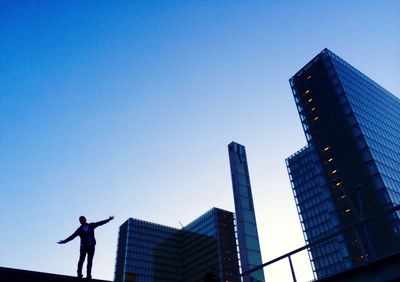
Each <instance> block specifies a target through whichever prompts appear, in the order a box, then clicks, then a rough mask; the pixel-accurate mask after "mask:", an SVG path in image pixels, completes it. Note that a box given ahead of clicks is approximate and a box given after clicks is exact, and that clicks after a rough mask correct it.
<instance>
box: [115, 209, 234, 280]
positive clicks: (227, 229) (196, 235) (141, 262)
mask: <svg viewBox="0 0 400 282" xmlns="http://www.w3.org/2000/svg"><path fill="white" fill-rule="evenodd" d="M212 266H215V267H216V269H217V274H218V277H219V278H220V279H221V281H229V282H239V281H240V276H239V262H238V254H237V248H236V237H235V228H234V220H233V213H231V212H229V211H225V210H222V209H218V208H212V209H211V210H209V211H208V212H206V213H205V214H203V215H202V216H200V217H199V218H197V219H196V220H194V221H193V222H191V223H190V224H188V225H187V226H185V227H183V228H182V229H177V228H172V227H168V226H164V225H160V224H155V223H151V222H146V221H143V220H138V219H133V218H130V219H128V220H127V221H126V222H125V223H124V224H122V225H121V227H120V230H119V238H118V247H117V259H116V267H115V281H116V282H136V281H138V282H153V281H154V282H161V281H169V282H186V281H193V282H197V281H199V282H201V281H203V277H204V275H205V273H206V272H207V271H209V270H210V269H211V267H212Z"/></svg>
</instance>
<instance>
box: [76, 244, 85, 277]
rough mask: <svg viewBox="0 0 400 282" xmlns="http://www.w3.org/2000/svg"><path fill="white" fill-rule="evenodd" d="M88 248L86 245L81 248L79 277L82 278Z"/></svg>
mask: <svg viewBox="0 0 400 282" xmlns="http://www.w3.org/2000/svg"><path fill="white" fill-rule="evenodd" d="M86 253H87V250H86V248H85V247H81V248H80V254H79V261H78V270H77V273H78V278H82V266H83V262H84V261H85V257H86Z"/></svg>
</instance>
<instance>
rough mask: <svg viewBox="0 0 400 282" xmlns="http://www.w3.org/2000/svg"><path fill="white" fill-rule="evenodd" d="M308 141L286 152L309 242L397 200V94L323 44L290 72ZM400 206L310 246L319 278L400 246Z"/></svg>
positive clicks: (399, 201) (399, 176) (399, 140)
mask: <svg viewBox="0 0 400 282" xmlns="http://www.w3.org/2000/svg"><path fill="white" fill-rule="evenodd" d="M290 85H291V88H292V92H293V96H294V99H295V102H296V106H297V109H298V112H299V116H300V120H301V123H302V126H303V129H304V133H305V136H306V140H307V146H305V147H304V148H302V149H301V150H299V151H298V152H296V153H295V154H293V155H292V156H290V157H289V158H288V159H287V160H286V165H287V168H288V172H289V177H290V181H291V185H292V189H293V194H294V197H295V201H296V205H297V208H298V212H299V216H300V221H301V224H302V228H303V232H304V235H305V239H306V241H307V243H312V242H314V241H316V240H317V239H319V238H321V237H323V236H326V235H328V234H330V233H332V232H334V231H338V230H341V229H344V228H348V227H351V226H352V225H354V224H357V223H359V222H360V221H362V220H364V219H368V218H373V217H375V216H377V215H379V214H381V213H382V212H384V211H385V210H387V209H389V208H391V207H393V206H395V205H398V204H400V100H399V99H398V98H397V97H396V96H394V95H393V94H391V93H390V92H388V91H387V90H385V89H384V88H383V87H381V86H380V85H378V84H377V83H375V82H374V81H373V80H371V79H370V78H368V77H367V76H365V75H364V74H362V73H361V72H360V71H358V70H357V69H355V68H354V67H352V66H351V65H350V64H348V63H347V62H345V61H344V60H342V59H341V58H339V57H338V56H337V55H335V54H334V53H333V52H331V51H329V50H327V49H324V50H323V51H322V52H321V53H320V54H318V55H317V56H316V57H315V58H314V59H312V60H311V61H310V62H309V63H308V64H307V65H306V66H305V67H303V68H302V69H301V70H300V71H299V72H298V73H296V74H295V75H294V76H293V77H292V78H291V79H290ZM399 235H400V225H399V214H398V213H396V214H394V215H393V216H387V217H385V218H383V219H381V220H377V221H376V222H374V223H373V224H370V225H368V226H365V227H364V228H361V229H360V230H357V231H355V232H349V233H345V234H343V235H341V236H338V237H337V238H334V239H332V240H330V241H328V242H326V243H323V244H321V245H317V246H315V247H312V248H311V249H310V252H309V255H310V260H311V262H312V266H313V269H314V272H315V275H316V276H317V277H318V278H323V277H327V276H330V275H332V274H335V273H338V272H341V271H344V270H346V269H350V268H353V267H355V266H358V265H362V264H364V263H366V262H368V261H370V260H375V259H379V258H382V257H385V256H388V255H390V254H393V253H395V252H397V251H399V247H400V246H399V245H400V240H399V239H400V238H399V237H400V236H399Z"/></svg>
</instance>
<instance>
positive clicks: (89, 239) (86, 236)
mask: <svg viewBox="0 0 400 282" xmlns="http://www.w3.org/2000/svg"><path fill="white" fill-rule="evenodd" d="M109 221H110V219H106V220H102V221H99V222H92V223H88V224H85V225H81V226H79V228H78V229H76V231H75V232H74V233H73V234H72V235H71V236H69V237H68V238H67V239H65V240H62V241H61V243H62V244H65V243H67V242H69V241H71V240H73V239H75V237H77V236H79V237H81V247H94V246H95V245H96V239H95V238H94V229H95V228H96V227H98V226H100V225H103V224H106V223H107V222H109Z"/></svg>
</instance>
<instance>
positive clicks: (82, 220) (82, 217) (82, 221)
mask: <svg viewBox="0 0 400 282" xmlns="http://www.w3.org/2000/svg"><path fill="white" fill-rule="evenodd" d="M79 222H80V223H81V224H82V225H84V224H86V217H84V216H83V215H81V216H80V217H79Z"/></svg>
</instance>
